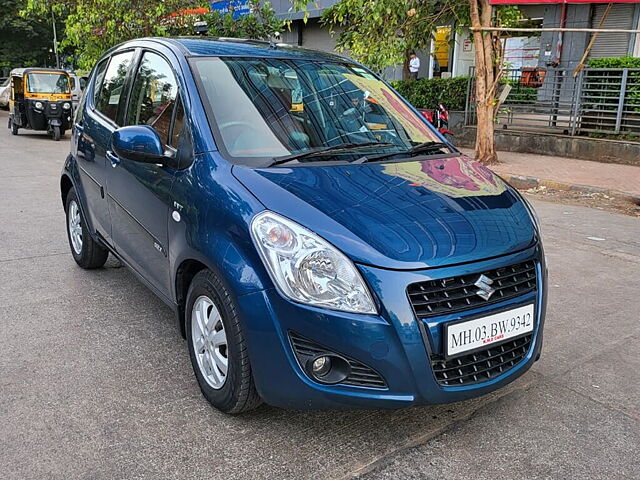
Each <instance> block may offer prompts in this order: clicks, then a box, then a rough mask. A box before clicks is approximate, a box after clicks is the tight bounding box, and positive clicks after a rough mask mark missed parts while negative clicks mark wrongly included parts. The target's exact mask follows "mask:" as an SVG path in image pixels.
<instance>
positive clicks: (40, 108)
mask: <svg viewBox="0 0 640 480" xmlns="http://www.w3.org/2000/svg"><path fill="white" fill-rule="evenodd" d="M34 106H35V107H36V108H37V109H38V110H42V107H43V105H42V102H36V103H35V105H34Z"/></svg>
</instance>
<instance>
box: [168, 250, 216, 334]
mask: <svg viewBox="0 0 640 480" xmlns="http://www.w3.org/2000/svg"><path fill="white" fill-rule="evenodd" d="M205 269H206V270H210V268H209V266H207V265H205V264H204V263H202V262H201V261H200V260H196V259H195V258H187V259H185V260H183V261H182V262H181V263H180V265H178V268H177V269H176V275H175V283H174V288H175V292H176V304H177V305H178V325H179V327H180V334H181V335H182V337H183V338H187V332H186V326H185V322H184V314H185V306H186V305H185V304H186V301H187V292H188V291H189V285H191V281H192V280H193V277H195V276H196V275H197V274H198V272H200V271H202V270H205Z"/></svg>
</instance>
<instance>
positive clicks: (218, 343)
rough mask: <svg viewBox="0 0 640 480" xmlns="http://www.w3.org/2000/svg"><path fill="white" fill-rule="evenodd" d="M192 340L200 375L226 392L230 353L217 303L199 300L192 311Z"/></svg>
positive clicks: (202, 298)
mask: <svg viewBox="0 0 640 480" xmlns="http://www.w3.org/2000/svg"><path fill="white" fill-rule="evenodd" d="M191 339H192V340H193V349H194V351H195V356H196V359H197V362H198V368H199V369H200V373H201V374H202V376H203V377H204V379H205V381H206V382H207V383H208V384H209V386H211V388H214V389H216V390H218V389H220V388H222V386H223V385H224V383H225V381H226V379H227V370H228V360H229V359H228V349H227V334H226V332H225V329H224V323H222V317H221V315H220V311H219V310H218V308H217V307H216V306H215V304H214V303H213V301H212V300H211V299H210V298H209V297H207V296H205V295H201V296H200V297H198V298H197V299H196V301H195V303H194V304H193V309H192V311H191Z"/></svg>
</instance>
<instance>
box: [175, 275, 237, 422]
mask: <svg viewBox="0 0 640 480" xmlns="http://www.w3.org/2000/svg"><path fill="white" fill-rule="evenodd" d="M220 291H222V293H221V292H220ZM202 295H205V296H207V297H208V298H209V299H210V300H212V301H213V303H214V304H215V305H216V307H217V308H218V311H219V312H220V316H221V320H222V324H223V325H224V329H225V332H226V336H227V358H228V366H227V378H226V380H225V382H224V385H222V387H221V388H219V389H215V388H213V387H211V386H210V385H209V384H208V383H207V381H206V380H205V379H204V376H203V375H202V373H201V372H200V367H199V366H198V361H197V359H196V354H195V348H194V345H193V335H192V333H191V320H192V310H193V306H194V304H195V301H196V299H197V298H198V297H200V296H202ZM185 307H186V308H185V327H186V334H187V344H188V346H189V356H190V358H191V364H192V366H193V371H194V373H195V376H196V379H197V380H198V384H199V386H200V390H201V391H202V393H203V395H204V396H205V398H206V399H207V400H208V401H209V402H210V403H211V404H212V405H213V406H214V407H215V408H217V409H219V410H221V411H223V412H230V411H232V410H233V409H234V408H235V406H236V404H237V403H238V398H239V395H240V392H239V390H240V388H241V387H242V385H241V383H242V382H241V375H242V364H241V361H240V359H241V352H240V348H239V336H240V335H242V333H241V331H240V329H241V326H240V323H239V322H238V321H237V315H238V314H237V309H236V307H235V304H234V302H233V299H232V297H231V295H230V294H229V292H228V290H227V289H226V287H225V286H224V284H223V283H222V281H221V280H220V279H219V278H218V277H217V275H215V274H213V273H212V272H211V271H203V272H200V273H199V274H197V275H196V276H195V277H194V279H193V281H192V283H191V286H190V287H189V292H188V294H187V301H186V305H185Z"/></svg>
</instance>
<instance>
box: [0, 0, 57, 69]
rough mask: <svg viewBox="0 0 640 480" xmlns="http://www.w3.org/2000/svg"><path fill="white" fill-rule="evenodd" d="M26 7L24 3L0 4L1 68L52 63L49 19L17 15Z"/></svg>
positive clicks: (11, 0) (12, 0)
mask: <svg viewBox="0 0 640 480" xmlns="http://www.w3.org/2000/svg"><path fill="white" fill-rule="evenodd" d="M25 4H26V2H25V0H4V1H2V2H1V3H0V68H6V69H11V68H15V67H30V66H46V65H47V63H48V61H51V58H50V55H49V49H50V48H53V37H52V33H51V17H50V16H48V17H46V18H40V17H29V18H25V17H22V16H20V15H19V12H20V11H21V10H22V9H23V8H24V7H25ZM60 27H61V28H62V25H60Z"/></svg>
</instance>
